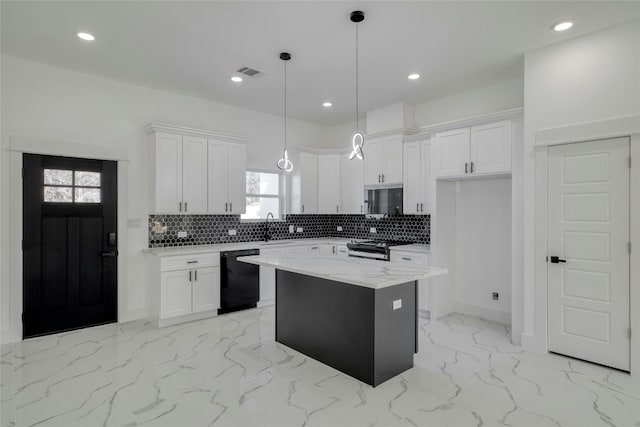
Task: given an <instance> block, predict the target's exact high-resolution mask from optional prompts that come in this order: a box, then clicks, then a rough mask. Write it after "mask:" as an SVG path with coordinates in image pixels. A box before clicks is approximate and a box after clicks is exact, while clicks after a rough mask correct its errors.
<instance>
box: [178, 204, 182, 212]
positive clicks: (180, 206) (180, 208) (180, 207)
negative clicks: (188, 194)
mask: <svg viewBox="0 0 640 427" xmlns="http://www.w3.org/2000/svg"><path fill="white" fill-rule="evenodd" d="M178 209H179V210H180V212H182V202H180V203H178Z"/></svg>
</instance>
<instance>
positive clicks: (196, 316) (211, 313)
mask: <svg viewBox="0 0 640 427" xmlns="http://www.w3.org/2000/svg"><path fill="white" fill-rule="evenodd" d="M217 316H218V310H217V309H215V310H208V311H202V312H200V313H192V314H185V315H184V316H177V317H170V318H168V319H157V318H156V320H155V321H154V324H155V326H156V327H157V328H164V327H166V326H172V325H177V324H179V323H187V322H193V321H194V320H202V319H208V318H211V317H217Z"/></svg>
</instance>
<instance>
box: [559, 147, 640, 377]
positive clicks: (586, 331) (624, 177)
mask: <svg viewBox="0 0 640 427" xmlns="http://www.w3.org/2000/svg"><path fill="white" fill-rule="evenodd" d="M628 159H629V139H628V138H618V139H612V140H606V141H594V142H585V143H580V144H567V145H561V146H556V147H552V148H550V149H549V176H548V179H549V181H548V182H549V184H548V186H549V206H548V224H549V227H548V245H549V248H548V255H549V261H550V263H549V264H548V335H549V350H550V351H553V352H557V353H561V354H566V355H568V356H573V357H577V358H580V359H584V360H589V361H592V362H596V363H600V364H603V365H607V366H611V367H614V368H618V369H623V370H626V371H628V370H629V345H630V338H629V326H630V323H629V249H628V243H629V160H628ZM552 256H554V257H558V258H559V259H558V260H555V259H552V258H551V257H552ZM555 261H558V262H555Z"/></svg>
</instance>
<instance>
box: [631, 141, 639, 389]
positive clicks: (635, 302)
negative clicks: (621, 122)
mask: <svg viewBox="0 0 640 427" xmlns="http://www.w3.org/2000/svg"><path fill="white" fill-rule="evenodd" d="M631 158H632V159H633V161H632V163H631V178H630V179H631V187H630V189H629V191H630V200H629V207H630V209H631V215H630V218H631V224H630V230H629V231H630V234H631V236H630V240H631V259H630V260H629V261H630V266H631V269H630V275H629V280H630V289H629V291H630V294H631V295H630V296H629V304H630V307H631V310H630V312H629V315H630V318H629V323H630V325H631V330H632V331H633V333H632V335H631V346H630V350H631V376H632V377H634V378H636V379H638V380H640V338H639V337H640V221H638V220H637V219H638V217H639V216H640V184H639V183H640V163H638V162H640V132H639V133H638V134H636V135H632V136H631ZM634 218H635V219H636V221H634V220H633V219H634Z"/></svg>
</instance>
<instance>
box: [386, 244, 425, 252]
mask: <svg viewBox="0 0 640 427" xmlns="http://www.w3.org/2000/svg"><path fill="white" fill-rule="evenodd" d="M389 250H390V251H392V252H393V251H397V252H414V253H418V254H430V253H431V245H422V244H419V243H414V244H413V245H399V246H391V247H390V248H389Z"/></svg>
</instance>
